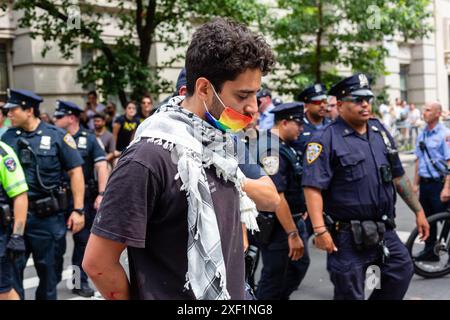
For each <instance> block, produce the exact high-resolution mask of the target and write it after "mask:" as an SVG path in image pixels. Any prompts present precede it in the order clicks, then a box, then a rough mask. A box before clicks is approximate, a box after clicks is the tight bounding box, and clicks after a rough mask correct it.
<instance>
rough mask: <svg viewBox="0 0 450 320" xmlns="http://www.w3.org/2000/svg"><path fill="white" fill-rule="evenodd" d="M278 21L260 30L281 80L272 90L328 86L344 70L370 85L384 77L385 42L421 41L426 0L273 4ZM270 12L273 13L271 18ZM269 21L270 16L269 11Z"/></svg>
mask: <svg viewBox="0 0 450 320" xmlns="http://www.w3.org/2000/svg"><path fill="white" fill-rule="evenodd" d="M277 3H278V7H279V8H283V9H284V10H283V12H282V17H275V18H269V21H268V23H267V22H266V23H265V25H263V26H261V27H262V29H263V30H264V31H265V32H266V33H267V34H269V35H270V37H271V38H273V39H274V41H275V46H274V48H275V51H276V53H277V61H278V63H279V66H278V67H279V68H280V69H281V70H283V71H284V72H285V74H286V77H285V78H283V79H280V78H278V79H276V81H277V83H276V85H277V86H276V89H277V90H280V91H281V92H282V93H285V94H296V93H298V92H299V91H300V90H302V89H303V88H305V87H306V86H307V85H309V84H311V83H314V82H316V81H321V82H323V83H324V84H325V85H327V86H330V85H331V84H332V83H333V82H335V81H336V80H337V79H338V76H337V70H338V68H341V67H349V68H350V69H352V70H354V71H362V72H366V73H368V74H369V75H371V76H372V77H374V78H375V79H376V78H377V77H378V76H379V75H381V74H383V73H384V71H385V70H384V58H385V57H386V55H387V54H388V52H387V50H386V49H385V48H384V46H383V41H384V40H385V39H389V38H392V37H394V36H396V35H402V36H403V37H404V38H405V39H416V38H421V37H423V36H425V35H426V34H427V33H428V32H429V31H430V30H431V28H430V26H429V25H427V23H426V21H427V18H429V17H430V16H431V13H430V12H429V10H428V4H429V1H428V0H402V1H395V2H394V1H388V0H360V1H358V2H355V1H352V0H326V1H325V0H278V1H277ZM274 11H276V10H273V12H274ZM268 16H269V17H272V16H274V15H273V14H271V12H270V11H269V15H268Z"/></svg>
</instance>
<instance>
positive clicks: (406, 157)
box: [399, 152, 416, 164]
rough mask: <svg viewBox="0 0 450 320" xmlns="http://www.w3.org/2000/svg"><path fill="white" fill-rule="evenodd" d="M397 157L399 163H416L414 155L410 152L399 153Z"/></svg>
mask: <svg viewBox="0 0 450 320" xmlns="http://www.w3.org/2000/svg"><path fill="white" fill-rule="evenodd" d="M399 156H400V161H401V162H402V163H403V164H411V163H412V162H414V161H416V155H415V154H414V153H411V152H401V153H400V155H399Z"/></svg>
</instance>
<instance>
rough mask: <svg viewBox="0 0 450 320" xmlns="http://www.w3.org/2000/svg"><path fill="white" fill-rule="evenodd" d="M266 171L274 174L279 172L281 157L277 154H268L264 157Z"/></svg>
mask: <svg viewBox="0 0 450 320" xmlns="http://www.w3.org/2000/svg"><path fill="white" fill-rule="evenodd" d="M261 163H262V165H263V168H264V171H265V172H266V173H267V174H268V175H269V176H272V175H274V174H276V173H277V172H278V168H279V166H280V159H279V158H278V157H277V156H268V157H265V158H263V159H262V161H261Z"/></svg>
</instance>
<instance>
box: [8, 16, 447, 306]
mask: <svg viewBox="0 0 450 320" xmlns="http://www.w3.org/2000/svg"><path fill="white" fill-rule="evenodd" d="M206 47H207V48H208V50H205V48H206ZM274 63H275V57H274V55H273V53H272V50H271V48H270V46H269V45H268V44H267V42H266V40H265V39H264V38H262V37H261V36H260V35H258V34H256V33H254V32H252V31H251V30H250V29H248V28H247V27H246V26H244V25H242V24H239V23H236V22H234V21H231V20H228V19H222V18H217V19H214V20H213V21H211V22H208V23H206V24H204V25H202V26H200V27H199V28H198V29H197V31H196V32H195V33H194V35H193V37H192V40H191V43H190V45H189V48H188V50H187V52H186V60H185V68H184V69H183V70H182V71H181V73H180V75H179V78H178V80H177V85H176V90H175V94H173V95H171V96H170V97H168V98H167V99H166V100H165V101H164V102H163V103H162V104H161V105H160V107H158V109H156V110H155V108H154V101H153V99H152V97H151V96H150V95H144V96H143V97H142V98H141V101H140V102H139V103H138V102H136V101H129V102H128V103H127V104H126V105H125V106H124V114H123V115H120V116H119V115H117V111H116V106H115V104H114V103H111V102H109V103H107V104H106V106H105V105H103V104H101V103H99V102H98V99H97V94H96V93H95V92H94V91H92V92H89V94H88V102H87V104H86V106H85V107H84V108H82V107H80V106H78V105H77V104H75V103H73V102H71V101H63V100H58V102H57V106H56V109H55V112H54V114H52V115H48V114H44V113H42V114H41V113H40V109H39V108H40V104H41V103H42V101H43V99H42V98H41V97H40V96H38V95H37V94H35V93H33V92H30V91H27V90H20V89H10V90H9V91H8V97H7V101H6V104H4V105H3V106H2V117H1V118H0V124H3V125H4V126H6V125H10V126H11V128H9V129H6V130H3V133H2V136H1V139H2V142H1V143H0V156H1V157H2V161H1V163H0V180H1V184H2V188H1V189H0V191H1V193H0V215H1V216H0V217H1V222H2V224H1V227H0V237H1V238H0V240H1V241H0V259H1V260H0V263H1V265H0V298H2V299H19V298H21V299H23V298H24V288H23V276H24V269H25V266H26V263H27V259H28V258H29V257H30V255H32V257H33V259H34V265H35V268H36V270H37V274H38V277H39V280H40V282H39V286H38V288H37V291H36V299H42V300H44V299H45V300H50V299H57V290H56V286H57V284H58V282H60V281H61V279H62V269H63V262H64V260H63V256H64V253H65V251H66V241H65V240H66V232H67V230H70V231H71V232H72V234H73V239H74V249H73V253H72V264H73V265H74V266H78V267H79V268H80V271H81V274H80V276H81V279H80V280H81V284H80V285H79V286H78V287H75V288H74V289H73V293H75V294H79V295H81V296H84V297H90V296H93V295H94V290H93V289H92V288H91V287H90V285H89V282H88V277H89V278H90V279H91V280H92V281H93V283H94V284H95V286H96V289H97V290H98V291H99V292H100V293H101V295H102V296H103V297H104V298H106V299H111V300H117V299H189V300H190V299H206V300H216V299H234V300H243V299H255V298H256V299H259V300H268V299H289V298H290V296H291V294H292V293H293V292H294V291H295V290H297V289H298V288H299V286H300V285H301V282H302V280H303V279H304V277H305V275H306V273H307V270H308V268H309V264H310V257H309V254H308V240H309V239H310V238H311V237H314V243H315V245H316V246H317V247H318V248H319V249H321V250H324V251H326V252H327V270H328V272H329V274H330V280H331V282H332V283H333V285H334V297H335V299H365V293H364V291H365V290H364V289H365V287H364V286H365V274H366V270H367V267H368V266H370V265H377V266H379V268H380V271H381V278H380V283H381V288H380V289H379V290H375V291H374V292H373V293H372V294H371V296H370V299H402V298H403V297H404V295H405V294H406V291H407V289H408V287H409V284H410V281H411V278H412V275H413V261H412V259H416V260H420V261H435V260H436V259H437V258H439V257H437V256H436V255H435V254H434V251H433V244H434V241H435V238H436V230H431V232H430V227H429V225H428V222H427V219H426V217H427V216H430V215H432V214H435V213H436V212H438V211H439V210H443V208H444V207H445V204H446V203H447V202H448V200H449V199H450V192H449V191H448V190H450V179H448V175H447V172H448V169H447V165H448V164H450V133H449V132H450V131H449V129H447V128H445V126H443V125H442V124H440V123H439V119H440V117H441V115H442V106H441V105H440V104H439V103H438V102H431V103H427V104H426V105H425V106H424V110H423V121H424V122H425V123H426V127H425V129H424V130H423V131H420V133H419V134H418V135H417V136H418V144H417V148H416V155H417V161H416V175H415V178H414V181H413V183H411V182H410V181H409V179H408V178H407V177H406V175H405V171H404V169H403V166H402V163H401V161H400V158H399V153H398V150H397V146H396V142H395V140H394V138H393V135H392V134H391V133H390V130H392V127H391V126H389V125H390V124H391V122H389V124H388V123H387V121H388V120H389V121H391V120H390V118H389V116H391V110H390V109H389V107H387V106H382V107H380V110H379V111H380V114H381V117H382V119H377V115H376V114H375V113H374V112H373V110H372V105H373V102H374V94H373V92H372V89H371V87H370V83H369V80H368V77H367V76H366V75H365V74H363V73H355V74H353V75H352V76H350V77H346V78H344V79H342V80H341V81H339V82H337V83H335V84H333V86H331V87H330V88H326V87H325V86H324V85H323V84H320V83H315V84H310V85H309V86H308V87H306V88H304V89H302V90H301V91H300V92H299V93H298V94H297V95H296V96H295V99H293V100H292V101H289V102H283V101H281V99H280V98H277V97H272V93H271V91H270V90H268V89H266V88H264V89H261V79H262V76H264V75H266V74H268V73H269V72H270V71H271V70H272V68H273V66H274ZM406 109H407V110H408V113H407V115H406V116H405V115H404V114H405V110H406ZM395 110H397V112H398V114H399V117H400V121H410V122H409V123H411V128H413V127H419V125H420V123H419V121H420V119H421V115H420V112H419V111H418V110H417V109H415V107H414V105H412V104H410V105H409V106H408V107H406V104H405V103H401V102H399V101H398V106H397V109H394V111H395ZM400 110H402V111H400ZM5 115H7V116H8V120H9V121H10V124H6V123H5V122H6V121H5ZM408 119H410V120H408ZM382 122H384V125H383V123H382ZM50 123H54V125H52V124H50ZM413 124H414V125H413ZM239 150H243V151H244V152H239ZM108 168H109V169H108ZM111 168H113V170H111ZM416 191H420V198H419V197H417V195H416V193H415V192H416ZM396 194H399V195H400V197H401V198H402V199H403V200H404V201H405V203H406V204H407V206H408V207H409V208H410V209H411V211H412V212H413V213H414V214H415V217H416V225H417V228H418V231H419V234H420V236H421V238H422V239H423V240H426V241H427V242H426V245H425V248H424V250H423V252H421V253H420V254H419V255H418V256H417V257H411V256H410V254H409V253H408V251H407V250H406V248H405V246H404V245H403V243H402V242H401V240H400V239H399V237H398V236H397V234H396V232H395V228H396V225H395V216H396V212H395V201H396ZM438 202H439V204H440V205H439V206H438V205H437V203H438ZM11 212H13V214H12V216H13V218H12V216H11ZM8 214H9V216H8ZM125 249H126V250H127V254H128V261H129V262H130V263H129V270H128V271H129V275H130V276H129V277H128V276H127V272H126V270H125V269H124V267H123V265H122V264H121V263H120V257H121V255H122V253H123V251H124V250H125ZM258 256H260V258H261V259H260V260H261V262H262V265H263V266H262V271H261V276H260V279H259V281H256V279H255V277H254V271H255V268H256V267H255V264H256V262H255V261H257V260H258V259H257V257H258ZM439 259H440V258H439Z"/></svg>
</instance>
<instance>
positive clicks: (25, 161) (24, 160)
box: [17, 138, 33, 165]
mask: <svg viewBox="0 0 450 320" xmlns="http://www.w3.org/2000/svg"><path fill="white" fill-rule="evenodd" d="M17 144H18V146H19V148H20V152H19V159H20V163H21V164H22V165H30V164H32V163H33V161H32V156H33V154H32V152H33V151H32V149H31V147H30V143H29V142H28V141H27V140H25V139H24V138H19V140H17ZM30 149H31V150H30Z"/></svg>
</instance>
